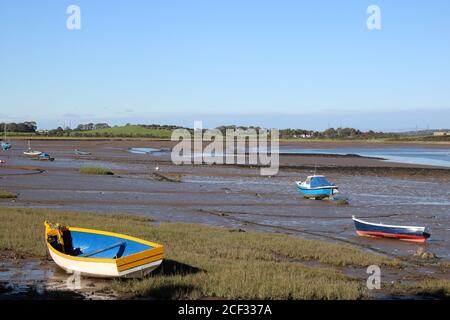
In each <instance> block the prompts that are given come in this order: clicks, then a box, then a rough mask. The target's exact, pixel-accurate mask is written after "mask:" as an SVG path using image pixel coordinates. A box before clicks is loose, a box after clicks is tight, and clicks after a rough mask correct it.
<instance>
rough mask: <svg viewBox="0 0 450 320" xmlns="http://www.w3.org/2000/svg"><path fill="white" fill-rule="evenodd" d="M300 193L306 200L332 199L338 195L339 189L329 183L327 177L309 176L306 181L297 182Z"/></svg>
mask: <svg viewBox="0 0 450 320" xmlns="http://www.w3.org/2000/svg"><path fill="white" fill-rule="evenodd" d="M295 183H296V184H297V187H298V192H299V193H300V194H302V195H303V196H304V197H305V198H313V199H323V198H331V197H332V196H333V195H335V194H336V193H338V192H339V191H338V187H337V186H336V185H334V184H333V183H331V182H329V181H328V180H327V178H325V176H322V175H313V176H308V177H307V178H306V180H305V181H303V182H302V181H296V182H295Z"/></svg>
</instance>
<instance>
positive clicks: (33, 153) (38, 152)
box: [23, 151, 42, 156]
mask: <svg viewBox="0 0 450 320" xmlns="http://www.w3.org/2000/svg"><path fill="white" fill-rule="evenodd" d="M41 153H42V152H40V151H24V152H23V154H24V155H26V156H39V155H40V154H41Z"/></svg>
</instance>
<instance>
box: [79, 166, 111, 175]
mask: <svg viewBox="0 0 450 320" xmlns="http://www.w3.org/2000/svg"><path fill="white" fill-rule="evenodd" d="M79 172H80V173H84V174H99V175H114V172H112V171H111V170H109V169H106V168H101V167H84V168H80V170H79Z"/></svg>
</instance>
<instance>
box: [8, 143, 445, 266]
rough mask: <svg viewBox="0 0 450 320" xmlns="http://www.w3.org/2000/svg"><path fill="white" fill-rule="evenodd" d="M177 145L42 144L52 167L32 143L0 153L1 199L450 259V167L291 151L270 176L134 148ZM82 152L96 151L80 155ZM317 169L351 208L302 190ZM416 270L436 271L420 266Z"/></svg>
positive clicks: (254, 169)
mask: <svg viewBox="0 0 450 320" xmlns="http://www.w3.org/2000/svg"><path fill="white" fill-rule="evenodd" d="M173 144H174V143H172V142H168V141H75V140H70V141H59V140H57V141H44V140H41V141H39V140H38V141H33V145H32V147H33V149H36V150H40V151H45V152H48V153H50V154H51V155H52V156H54V157H55V158H56V160H55V161H54V162H48V161H38V160H34V159H30V158H29V157H27V156H24V155H23V154H22V152H23V150H25V149H26V148H27V142H26V141H14V148H13V149H12V150H10V151H8V152H3V151H2V152H0V158H1V159H4V160H6V161H7V163H6V164H1V165H0V186H1V188H5V189H7V190H8V191H12V192H16V193H18V198H17V199H13V200H11V199H9V200H8V199H4V200H1V199H0V205H1V206H12V207H33V208H56V209H62V210H75V211H86V212H101V213H121V212H123V213H133V214H140V215H146V216H148V217H150V218H151V219H153V220H155V221H162V222H163V221H167V222H189V223H202V224H208V225H214V226H223V227H229V228H236V229H244V230H245V229H252V230H260V231H267V232H281V233H286V234H292V235H296V236H300V237H305V238H311V239H320V240H325V241H331V242H339V243H349V244H352V245H355V246H357V247H360V248H363V249H365V250H372V251H376V252H380V253H384V254H387V255H389V256H395V257H400V258H402V259H410V258H411V257H412V256H413V254H414V252H416V250H417V249H418V248H420V247H424V248H425V249H426V251H429V252H432V253H434V254H436V255H437V256H438V257H439V258H440V259H441V260H446V261H450V232H449V231H450V169H448V168H439V167H431V166H424V165H410V164H401V163H388V162H384V161H381V160H378V159H372V158H364V157H354V156H348V157H345V156H335V157H334V156H329V155H328V156H323V155H314V156H310V155H305V156H301V155H282V156H281V157H280V164H281V166H280V171H279V173H278V175H276V176H274V177H263V176H260V175H259V169H258V168H257V167H248V166H234V165H229V166H224V165H201V166H194V165H184V166H175V165H173V164H172V163H171V161H170V155H151V154H133V153H131V152H129V150H128V149H129V148H132V147H149V148H166V147H171V146H173ZM310 144H311V143H310ZM315 146H316V147H317V145H315ZM376 146H377V147H380V145H379V144H376ZM429 146H430V148H433V147H434V146H433V145H429ZM309 147H311V145H309ZM321 147H324V145H323V144H321ZM439 147H442V144H441V145H439ZM74 149H79V150H83V151H89V152H92V155H89V156H78V155H75V154H74V153H73V150H74ZM315 165H317V167H318V172H319V173H323V174H326V175H327V176H328V178H329V179H330V180H331V181H333V182H335V183H336V184H337V185H338V186H339V187H340V192H341V193H340V197H345V198H348V199H349V201H350V205H348V206H339V205H337V204H336V201H331V200H330V201H327V200H325V201H315V200H306V199H303V198H302V197H301V196H300V195H299V194H298V193H297V190H296V185H295V183H294V182H295V180H300V179H304V178H305V177H306V176H307V175H309V174H311V173H312V172H313V171H314V166H315ZM85 166H101V167H106V168H108V169H111V170H113V171H114V172H115V175H114V176H96V175H83V174H80V173H79V172H78V169H79V168H81V167H85ZM155 167H159V171H158V173H160V174H163V175H164V174H169V175H172V176H173V175H176V176H177V177H180V180H181V182H171V181H167V180H164V179H159V178H158V176H155V175H154V173H155ZM352 215H355V216H357V217H360V218H363V219H367V220H369V221H372V222H383V223H389V224H406V225H426V226H429V227H431V229H432V237H431V239H430V240H429V242H428V243H427V244H426V245H418V244H412V243H407V242H401V241H395V240H382V239H370V238H361V237H357V236H356V234H355V231H354V228H353V224H352V221H351V216H352ZM417 272H424V273H427V272H429V271H427V269H426V268H418V269H417Z"/></svg>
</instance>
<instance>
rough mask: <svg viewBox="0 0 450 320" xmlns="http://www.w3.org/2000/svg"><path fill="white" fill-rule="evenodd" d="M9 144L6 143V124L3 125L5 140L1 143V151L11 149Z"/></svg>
mask: <svg viewBox="0 0 450 320" xmlns="http://www.w3.org/2000/svg"><path fill="white" fill-rule="evenodd" d="M11 147H12V146H11V143H9V142H8V141H6V123H5V139H4V140H3V141H2V150H5V151H6V150H9V149H11Z"/></svg>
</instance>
